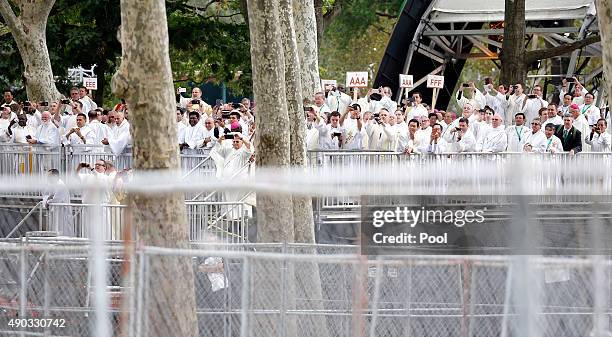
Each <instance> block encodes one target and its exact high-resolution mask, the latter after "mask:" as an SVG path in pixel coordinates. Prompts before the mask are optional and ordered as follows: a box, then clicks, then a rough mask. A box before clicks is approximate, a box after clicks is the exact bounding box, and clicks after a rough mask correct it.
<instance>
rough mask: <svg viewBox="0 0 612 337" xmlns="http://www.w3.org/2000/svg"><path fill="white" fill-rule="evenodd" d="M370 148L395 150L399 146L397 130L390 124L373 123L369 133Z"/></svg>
mask: <svg viewBox="0 0 612 337" xmlns="http://www.w3.org/2000/svg"><path fill="white" fill-rule="evenodd" d="M368 141H369V147H370V150H378V151H395V149H396V148H397V132H396V130H395V128H394V127H393V126H391V125H389V124H378V123H375V122H374V123H372V124H371V127H370V134H369V135H368Z"/></svg>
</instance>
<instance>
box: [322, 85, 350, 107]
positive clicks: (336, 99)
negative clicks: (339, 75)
mask: <svg viewBox="0 0 612 337" xmlns="http://www.w3.org/2000/svg"><path fill="white" fill-rule="evenodd" d="M326 92H327V99H326V100H325V103H326V104H327V106H328V107H329V108H330V110H331V111H338V112H340V114H344V113H345V112H346V109H347V107H348V106H349V105H350V104H351V102H352V99H351V96H349V95H347V94H346V93H345V89H344V85H342V84H340V85H338V87H337V88H336V87H335V86H331V87H330V88H329V91H327V90H326Z"/></svg>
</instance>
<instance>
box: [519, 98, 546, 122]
mask: <svg viewBox="0 0 612 337" xmlns="http://www.w3.org/2000/svg"><path fill="white" fill-rule="evenodd" d="M547 106H548V102H546V101H545V100H543V99H542V98H540V97H536V98H527V99H526V101H525V102H524V106H523V108H522V109H521V112H522V113H524V114H525V120H527V121H532V120H533V119H534V118H536V117H538V116H540V109H541V108H545V107H547ZM512 118H514V116H512Z"/></svg>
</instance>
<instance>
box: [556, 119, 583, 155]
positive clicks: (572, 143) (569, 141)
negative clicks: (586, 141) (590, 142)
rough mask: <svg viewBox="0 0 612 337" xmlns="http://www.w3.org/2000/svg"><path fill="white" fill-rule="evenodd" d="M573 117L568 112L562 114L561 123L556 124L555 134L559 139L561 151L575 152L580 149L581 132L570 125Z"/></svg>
mask: <svg viewBox="0 0 612 337" xmlns="http://www.w3.org/2000/svg"><path fill="white" fill-rule="evenodd" d="M573 122H574V118H573V117H572V115H570V114H567V113H566V114H565V115H563V125H559V126H557V130H556V131H555V136H557V137H559V139H561V144H563V151H567V152H569V153H570V154H576V153H578V152H580V151H582V134H581V133H580V131H579V130H577V129H576V128H575V127H573V126H572V123H573Z"/></svg>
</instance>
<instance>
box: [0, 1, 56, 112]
mask: <svg viewBox="0 0 612 337" xmlns="http://www.w3.org/2000/svg"><path fill="white" fill-rule="evenodd" d="M13 3H15V5H16V7H17V13H16V12H15V11H14V10H13V8H12V7H11V5H10V3H9V2H8V0H0V14H2V17H3V18H4V22H5V23H6V25H7V26H8V27H9V28H10V29H11V34H12V35H13V39H15V42H16V43H17V48H18V49H19V54H20V55H21V60H22V62H23V65H24V72H23V80H24V84H25V86H26V90H27V93H28V98H29V99H30V100H32V101H37V102H39V101H52V100H56V99H59V98H60V97H61V94H60V93H59V91H57V88H56V87H55V81H54V79H53V70H52V69H51V61H50V60H49V51H48V49H47V37H46V29H47V19H48V17H49V13H50V12H51V8H52V7H53V4H54V3H55V0H15V1H13Z"/></svg>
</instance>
